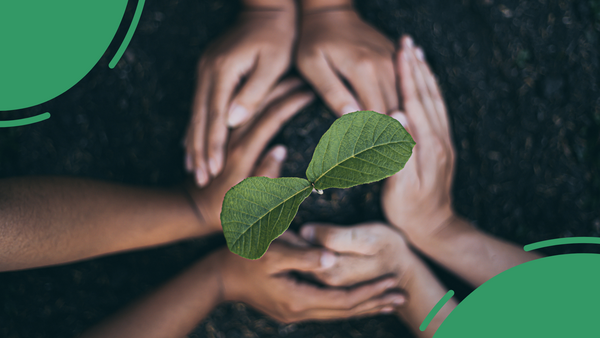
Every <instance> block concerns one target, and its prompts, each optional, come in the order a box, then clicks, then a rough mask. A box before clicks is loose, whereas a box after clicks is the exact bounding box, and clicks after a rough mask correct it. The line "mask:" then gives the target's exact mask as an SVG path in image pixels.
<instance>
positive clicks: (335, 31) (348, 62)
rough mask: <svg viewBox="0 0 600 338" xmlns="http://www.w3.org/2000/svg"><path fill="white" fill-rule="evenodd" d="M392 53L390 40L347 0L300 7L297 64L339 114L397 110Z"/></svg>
mask: <svg viewBox="0 0 600 338" xmlns="http://www.w3.org/2000/svg"><path fill="white" fill-rule="evenodd" d="M393 55H394V44H393V43H392V42H391V41H390V40H388V39H387V38H386V37H384V36H383V35H382V34H381V33H379V32H377V31H376V30H375V29H374V28H372V27H371V26H369V25H368V24H366V23H365V22H364V21H362V20H361V19H360V17H359V16H358V14H357V13H356V12H355V11H354V10H353V9H352V6H351V1H345V4H343V3H342V2H341V1H331V2H327V1H326V2H322V3H321V4H320V6H315V5H314V2H310V3H308V4H306V5H305V6H304V8H303V14H302V17H301V29H300V38H299V41H298V51H297V53H296V66H297V67H298V69H299V70H300V72H301V73H302V75H303V76H304V78H306V80H307V81H308V82H310V84H311V85H312V86H313V88H314V89H315V91H316V92H317V93H318V94H319V95H320V96H321V97H322V98H323V100H324V101H325V102H326V103H327V105H328V106H329V107H330V108H331V109H332V110H333V111H334V112H335V113H337V114H338V115H342V114H345V113H350V112H353V111H357V110H361V109H363V110H373V111H376V112H380V113H384V114H387V113H388V112H391V111H393V110H396V109H398V96H397V95H396V80H395V78H394V65H393V62H392V60H393ZM345 81H346V82H347V83H348V84H349V85H350V87H351V88H348V87H346V85H345V84H344V82H345Z"/></svg>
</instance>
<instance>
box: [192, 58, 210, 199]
mask: <svg viewBox="0 0 600 338" xmlns="http://www.w3.org/2000/svg"><path fill="white" fill-rule="evenodd" d="M203 63H204V62H203V61H201V62H200V67H199V68H198V69H199V79H198V84H197V86H196V93H195V95H194V104H193V113H192V120H191V122H190V125H189V127H188V131H187V136H186V167H187V168H186V169H188V171H193V172H194V178H195V180H196V184H198V185H199V186H200V187H202V186H204V185H206V184H207V183H208V181H209V174H208V165H207V162H206V123H207V121H206V120H207V119H206V117H207V114H208V99H209V96H210V93H211V89H210V83H211V81H212V72H211V71H205V70H204V69H203V66H202V65H203Z"/></svg>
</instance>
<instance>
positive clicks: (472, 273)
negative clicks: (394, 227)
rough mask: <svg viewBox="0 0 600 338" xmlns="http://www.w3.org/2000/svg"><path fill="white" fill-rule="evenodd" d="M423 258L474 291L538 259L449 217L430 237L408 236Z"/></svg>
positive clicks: (536, 256) (456, 218)
mask: <svg viewBox="0 0 600 338" xmlns="http://www.w3.org/2000/svg"><path fill="white" fill-rule="evenodd" d="M411 240H412V241H413V244H414V245H415V246H416V247H417V248H418V249H419V250H421V251H422V252H423V253H425V254H426V255H427V256H429V257H430V258H432V259H433V260H435V261H436V262H438V263H439V264H441V265H443V266H444V267H446V268H447V269H449V270H451V271H452V272H454V273H455V274H456V275H458V276H460V277H462V278H463V279H464V280H466V281H467V282H468V283H470V284H471V285H473V286H474V287H478V286H479V285H481V284H483V283H485V282H486V281H487V280H488V279H490V278H492V277H494V276H495V275H497V274H499V273H501V272H502V271H505V270H507V269H510V268H512V267H513V266H516V265H519V264H522V263H525V262H528V261H530V260H534V259H536V258H539V257H540V256H539V255H538V254H536V253H533V252H526V251H524V250H523V248H522V247H519V246H516V245H515V244H512V243H509V242H507V241H504V240H501V239H498V238H495V237H493V236H490V235H488V234H485V233H484V232H482V231H480V230H478V229H476V228H475V227H473V226H472V225H471V224H470V223H469V222H467V221H466V220H464V219H462V218H459V217H453V218H451V219H450V220H449V221H448V223H447V224H445V225H444V226H442V227H440V228H439V229H438V230H436V231H435V232H434V233H430V234H420V235H415V236H411Z"/></svg>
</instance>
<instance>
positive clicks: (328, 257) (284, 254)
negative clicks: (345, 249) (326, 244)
mask: <svg viewBox="0 0 600 338" xmlns="http://www.w3.org/2000/svg"><path fill="white" fill-rule="evenodd" d="M263 259H264V261H263V263H264V264H265V266H268V267H269V269H270V270H271V273H273V274H276V273H280V272H284V271H289V270H297V271H314V270H320V269H327V268H330V267H331V266H333V265H334V264H335V255H334V254H333V253H332V252H330V251H327V250H323V249H318V248H307V247H299V246H294V245H290V244H289V243H285V242H283V241H274V242H273V243H272V244H271V247H270V248H269V250H268V251H267V253H266V254H265V256H264V257H263V258H261V260H263Z"/></svg>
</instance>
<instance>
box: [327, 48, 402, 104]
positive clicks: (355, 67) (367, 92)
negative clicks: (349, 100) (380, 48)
mask: <svg viewBox="0 0 600 338" xmlns="http://www.w3.org/2000/svg"><path fill="white" fill-rule="evenodd" d="M392 52H393V48H391V49H390V53H389V54H387V53H386V54H383V55H382V54H379V53H374V52H362V53H359V54H358V56H354V57H353V58H350V57H349V56H348V55H347V53H343V54H341V55H339V54H334V55H332V60H331V62H334V63H335V67H337V68H338V69H339V71H340V72H341V74H342V76H344V77H345V78H346V79H348V81H349V82H350V86H351V87H352V88H353V89H354V91H355V93H356V95H357V96H358V99H359V101H360V105H361V107H362V108H363V109H365V110H372V111H376V112H378V113H382V114H388V113H389V112H390V111H391V110H392V109H397V108H398V95H397V93H396V79H395V76H394V64H393V58H392ZM384 55H387V57H386V56H384Z"/></svg>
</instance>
